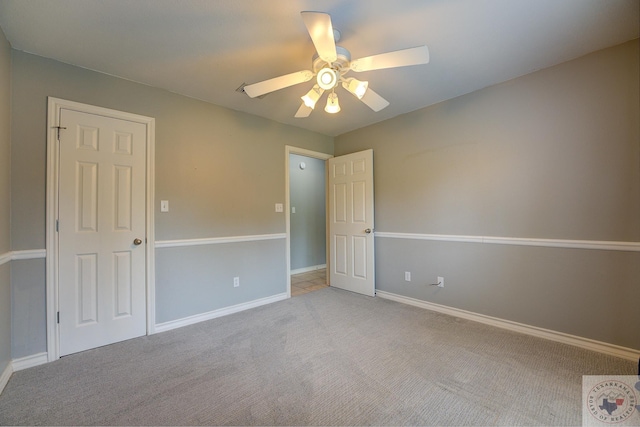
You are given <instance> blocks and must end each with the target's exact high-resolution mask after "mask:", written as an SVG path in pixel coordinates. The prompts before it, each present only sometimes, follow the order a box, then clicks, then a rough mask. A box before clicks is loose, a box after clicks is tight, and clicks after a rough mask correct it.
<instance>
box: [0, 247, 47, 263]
mask: <svg viewBox="0 0 640 427" xmlns="http://www.w3.org/2000/svg"><path fill="white" fill-rule="evenodd" d="M46 257H47V250H46V249H27V250H22V251H9V252H5V253H3V254H0V265H2V264H6V263H8V262H9V261H17V260H22V259H41V258H46Z"/></svg>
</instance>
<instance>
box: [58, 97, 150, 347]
mask: <svg viewBox="0 0 640 427" xmlns="http://www.w3.org/2000/svg"><path fill="white" fill-rule="evenodd" d="M60 122H61V125H62V126H64V127H66V130H63V131H62V132H61V133H60V176H59V202H58V205H59V213H58V218H59V224H60V227H59V239H58V241H59V248H58V249H59V261H58V272H59V273H58V276H59V277H58V295H59V301H58V306H59V312H60V325H59V334H60V355H61V356H64V355H66V354H70V353H75V352H78V351H82V350H86V349H89V348H95V347H99V346H102V345H106V344H111V343H114V342H118V341H123V340H126V339H129V338H134V337H137V336H141V335H144V334H145V333H146V292H145V278H146V273H145V261H146V259H145V256H146V255H145V248H144V245H143V244H139V245H136V244H134V239H140V240H141V241H142V242H144V241H145V228H146V223H145V217H146V212H145V205H146V194H145V193H146V190H145V188H146V182H145V180H146V170H145V156H146V127H145V125H144V124H141V123H135V122H131V121H128V120H121V119H115V118H111V117H105V116H101V115H95V114H89V113H83V112H79V111H73V110H67V109H61V111H60Z"/></svg>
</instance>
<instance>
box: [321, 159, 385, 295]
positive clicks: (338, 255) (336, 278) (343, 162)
mask: <svg viewBox="0 0 640 427" xmlns="http://www.w3.org/2000/svg"><path fill="white" fill-rule="evenodd" d="M329 170H330V174H329V200H330V202H331V204H332V206H330V209H329V214H330V218H329V235H330V239H329V240H330V242H331V248H330V255H331V262H330V267H331V268H330V271H329V282H330V285H331V286H335V287H338V288H341V289H346V290H349V291H353V292H358V293H361V294H365V295H369V296H373V295H375V277H374V271H375V267H374V250H373V248H374V242H373V228H374V222H373V150H366V151H362V152H359V153H353V154H348V155H345V156H339V157H333V158H331V159H329ZM367 230H368V231H369V232H368V233H367Z"/></svg>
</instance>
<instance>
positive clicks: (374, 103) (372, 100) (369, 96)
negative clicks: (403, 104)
mask: <svg viewBox="0 0 640 427" xmlns="http://www.w3.org/2000/svg"><path fill="white" fill-rule="evenodd" d="M360 101H362V102H364V103H365V104H367V106H368V107H369V108H371V109H372V110H373V111H375V112H376V113H377V112H378V111H380V110H382V109H383V108H386V107H387V106H388V105H389V101H387V100H386V99H384V98H383V97H381V96H380V95H378V94H377V93H375V92H374V91H373V90H372V89H371V88H368V89H367V91H366V92H365V94H364V96H363V97H362V98H361V99H360Z"/></svg>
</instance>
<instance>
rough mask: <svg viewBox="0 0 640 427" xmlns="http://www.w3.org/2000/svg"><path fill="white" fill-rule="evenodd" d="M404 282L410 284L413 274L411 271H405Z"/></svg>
mask: <svg viewBox="0 0 640 427" xmlns="http://www.w3.org/2000/svg"><path fill="white" fill-rule="evenodd" d="M404 281H405V282H410V281H411V272H410V271H405V272H404Z"/></svg>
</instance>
